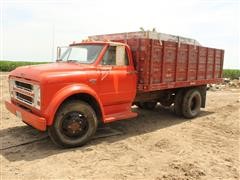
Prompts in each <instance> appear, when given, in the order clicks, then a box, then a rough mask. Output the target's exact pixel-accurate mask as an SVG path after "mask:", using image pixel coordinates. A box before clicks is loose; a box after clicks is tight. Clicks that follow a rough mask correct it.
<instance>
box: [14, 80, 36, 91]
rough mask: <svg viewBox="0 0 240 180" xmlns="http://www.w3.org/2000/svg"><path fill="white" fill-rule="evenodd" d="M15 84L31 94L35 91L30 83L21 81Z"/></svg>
mask: <svg viewBox="0 0 240 180" xmlns="http://www.w3.org/2000/svg"><path fill="white" fill-rule="evenodd" d="M15 84H16V87H17V88H20V89H24V90H26V91H29V92H32V90H33V85H32V84H28V83H25V82H21V81H15Z"/></svg>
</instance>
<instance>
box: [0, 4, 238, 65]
mask: <svg viewBox="0 0 240 180" xmlns="http://www.w3.org/2000/svg"><path fill="white" fill-rule="evenodd" d="M0 11H1V12H0V21H1V22H0V59H2V60H17V61H54V60H55V59H56V49H57V47H58V46H67V45H69V44H70V43H72V42H73V41H75V42H81V40H83V39H86V38H87V36H89V35H96V34H106V33H118V32H131V31H139V30H140V27H143V28H144V29H145V30H152V29H153V28H155V29H156V30H157V31H158V32H162V33H168V34H174V35H179V36H185V37H190V38H194V39H196V40H197V41H199V42H200V43H201V44H202V45H203V46H207V47H214V48H220V49H224V50H225V59H224V68H231V69H240V60H239V56H240V33H239V29H240V16H239V12H240V0H167V1H161V0H118V1H114V0H79V1H73V0H68V1H66V0H62V1H61V0H58V1H51V0H41V1H38V0H35V1H30V0H28V1H23V0H22V1H21V0H18V1H16V0H15V1H12V0H0Z"/></svg>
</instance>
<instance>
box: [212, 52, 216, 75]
mask: <svg viewBox="0 0 240 180" xmlns="http://www.w3.org/2000/svg"><path fill="white" fill-rule="evenodd" d="M213 57H214V58H213V74H212V77H213V79H215V74H216V73H215V70H216V49H214V55H213Z"/></svg>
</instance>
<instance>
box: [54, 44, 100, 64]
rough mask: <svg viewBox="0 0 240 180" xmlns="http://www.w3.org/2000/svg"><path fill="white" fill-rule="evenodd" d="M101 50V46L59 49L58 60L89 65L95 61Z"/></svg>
mask: <svg viewBox="0 0 240 180" xmlns="http://www.w3.org/2000/svg"><path fill="white" fill-rule="evenodd" d="M102 48H103V45H78V46H70V47H65V48H60V57H59V58H58V60H60V61H67V62H72V61H74V62H79V63H83V64H90V63H93V62H94V61H95V60H96V59H97V57H98V55H99V53H100V52H101V50H102Z"/></svg>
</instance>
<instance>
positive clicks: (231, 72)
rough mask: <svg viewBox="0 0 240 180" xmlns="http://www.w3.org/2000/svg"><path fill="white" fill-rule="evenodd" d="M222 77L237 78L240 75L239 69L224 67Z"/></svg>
mask: <svg viewBox="0 0 240 180" xmlns="http://www.w3.org/2000/svg"><path fill="white" fill-rule="evenodd" d="M223 77H224V78H231V79H238V78H239V77H240V69H224V70H223Z"/></svg>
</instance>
